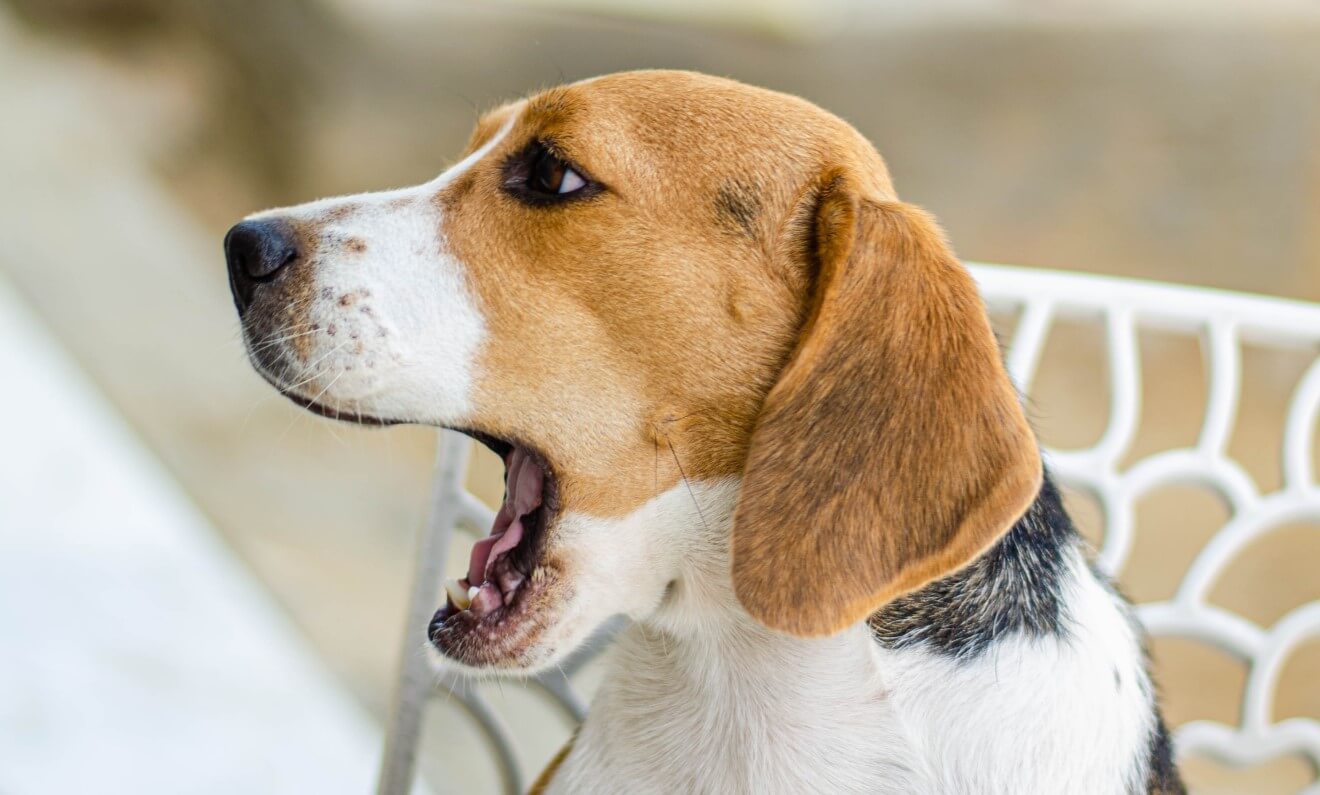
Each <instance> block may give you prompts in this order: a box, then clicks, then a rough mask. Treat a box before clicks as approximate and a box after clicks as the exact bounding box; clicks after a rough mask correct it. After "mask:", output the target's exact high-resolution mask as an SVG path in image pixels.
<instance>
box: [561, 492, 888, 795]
mask: <svg viewBox="0 0 1320 795" xmlns="http://www.w3.org/2000/svg"><path fill="white" fill-rule="evenodd" d="M705 507H706V503H703V508H705ZM727 507H728V508H729V509H731V508H732V502H731V501H730V505H729V506H727ZM727 513H728V511H725V510H707V511H705V518H706V521H707V522H708V523H709V526H707V527H706V528H705V531H706V535H705V537H704V538H703V540H702V543H701V548H700V549H692V548H689V549H688V550H687V553H688V554H687V555H685V564H684V569H685V571H684V573H683V575H682V576H681V577H679V578H678V579H676V580H675V581H674V582H673V584H672V585H671V587H670V590H669V593H668V595H667V596H666V599H665V601H664V603H663V604H662V605H661V607H660V608H659V609H658V610H656V611H655V612H654V613H653V614H652V615H650V616H649V617H647V618H645V619H642V620H639V621H637V622H636V623H634V624H633V625H632V626H630V627H629V628H628V629H627V630H625V631H624V632H623V634H622V636H621V637H620V638H619V639H618V640H617V642H616V644H615V646H614V650H613V651H612V660H611V668H610V673H609V674H608V676H607V677H606V679H605V681H604V682H603V683H602V686H601V689H600V691H599V692H598V694H597V696H596V699H595V701H594V702H593V704H592V709H591V713H590V716H589V718H588V721H587V723H586V725H585V726H584V727H583V729H582V732H583V734H582V736H581V737H580V738H579V742H578V743H577V746H578V747H579V748H580V749H582V750H583V752H584V753H583V754H582V755H580V756H575V757H574V762H575V763H576V765H583V766H587V767H593V766H599V767H603V768H606V769H608V770H609V771H610V773H611V774H612V775H617V776H623V777H627V779H628V780H629V781H630V782H632V789H631V791H636V792H649V791H653V790H652V789H651V787H652V785H653V784H655V783H656V782H666V783H667V784H666V786H670V787H673V786H678V790H683V789H684V788H683V787H682V786H681V783H682V782H685V781H686V782H689V783H691V784H692V788H691V790H690V791H710V792H757V791H784V789H783V787H784V786H785V785H786V783H788V782H793V784H792V786H790V791H809V790H817V791H830V792H837V791H862V790H865V789H866V788H867V787H868V786H870V787H873V785H874V781H875V780H876V772H877V771H878V770H882V769H884V768H885V766H886V763H885V761H884V758H883V756H882V754H883V751H884V750H885V749H892V748H893V747H894V746H895V744H896V743H898V742H901V741H900V740H899V739H898V733H897V732H896V731H895V729H894V728H893V726H894V723H893V721H892V720H891V719H890V708H889V706H888V704H887V703H886V700H885V699H884V687H883V683H882V682H881V680H880V676H879V671H880V666H879V664H878V659H877V658H878V654H879V650H878V647H877V646H876V644H875V642H874V640H873V639H872V635H871V632H870V630H869V629H868V628H867V627H866V625H865V624H860V623H859V624H857V625H856V626H854V627H851V628H849V629H847V630H845V631H844V632H842V633H839V634H836V635H832V636H829V637H824V638H796V637H792V636H789V635H784V634H781V633H778V632H775V631H772V630H770V629H767V628H766V627H764V626H762V625H761V624H759V623H758V622H756V621H755V620H754V619H753V618H752V617H751V616H750V615H748V614H747V612H746V611H745V610H743V609H742V607H741V606H740V605H739V603H738V600H737V598H736V596H735V595H734V592H733V587H732V583H731V582H730V578H729V574H728V571H729V561H728V552H727V549H728V541H727V538H728V536H727V529H728V528H727V518H726V519H723V520H721V519H720V517H726V516H727ZM820 759H831V760H834V761H835V762H836V763H837V764H832V765H821V764H817V763H813V761H812V760H820ZM576 765H574V766H572V767H576ZM599 767H598V768H597V769H595V770H594V771H593V775H600V774H601V772H602V770H600V769H599ZM566 772H567V775H568V776H569V778H568V779H567V780H570V781H571V780H572V776H573V775H574V773H573V771H572V770H570V771H566ZM861 776H865V777H866V780H865V781H863V780H862V779H861V778H860V777H861ZM883 778H884V780H888V781H895V782H901V781H903V780H904V777H903V775H902V771H898V770H894V771H890V772H889V773H888V774H887V775H886V776H884V777H883ZM854 779H856V780H854ZM595 780H597V781H599V780H601V779H595ZM758 782H760V784H759V785H758ZM676 783H677V784H676ZM657 786H658V785H657ZM767 787H768V788H769V789H767ZM678 790H673V789H671V790H668V791H678ZM564 791H572V789H571V788H570V789H566V790H564ZM654 791H662V790H659V789H657V790H654Z"/></svg>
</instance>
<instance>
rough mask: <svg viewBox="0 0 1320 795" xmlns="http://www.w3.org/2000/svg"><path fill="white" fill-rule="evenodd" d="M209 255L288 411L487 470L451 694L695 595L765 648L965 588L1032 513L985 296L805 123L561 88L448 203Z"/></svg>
mask: <svg viewBox="0 0 1320 795" xmlns="http://www.w3.org/2000/svg"><path fill="white" fill-rule="evenodd" d="M226 253H227V256H228V258H229V265H230V274H231V283H232V287H233V292H234V297H235V302H236V304H237V305H238V309H239V313H240V315H241V316H242V321H243V330H244V337H245V339H246V341H247V344H248V348H249V351H250V354H251V357H252V359H253V361H254V362H255V364H256V366H257V368H258V369H259V370H260V371H261V373H262V374H263V375H264V376H265V377H266V378H267V379H268V380H269V381H270V382H271V383H272V384H273V385H274V386H275V387H276V388H277V389H279V390H280V391H281V392H283V393H284V394H286V395H288V396H290V397H291V398H293V399H294V400H295V401H297V402H299V403H300V404H302V405H304V406H306V407H308V408H311V409H313V410H315V411H318V412H320V413H322V414H325V415H328V416H331V417H337V418H341V419H350V420H355V421H359V422H379V423H393V422H419V423H426V424H431V425H438V426H445V427H449V428H456V429H460V430H463V431H465V432H467V433H469V434H471V435H472V436H474V437H476V438H477V439H479V440H481V441H482V442H484V443H485V444H487V445H488V446H489V447H490V448H492V449H493V450H494V451H495V452H496V453H497V454H499V455H500V456H501V457H503V459H504V461H505V463H506V466H507V467H508V472H507V496H506V498H505V501H504V505H503V506H502V507H501V509H500V512H499V514H498V516H497V517H496V520H495V527H494V528H493V530H492V533H491V535H490V536H489V537H488V538H486V539H483V540H482V541H480V542H478V543H477V545H476V546H475V548H474V550H473V553H472V556H471V559H470V561H469V573H468V576H467V577H466V578H464V580H462V581H460V582H458V583H451V584H450V587H449V596H448V603H447V604H446V606H445V607H444V608H442V609H441V611H440V612H439V613H438V614H437V616H436V621H435V622H434V623H433V625H432V631H431V639H432V641H433V642H434V643H435V644H436V645H437V646H438V647H439V649H440V650H441V651H442V652H444V653H445V654H447V655H449V656H450V657H451V658H453V659H455V660H458V661H459V662H462V663H466V664H469V665H474V666H488V667H502V668H511V669H523V670H530V669H532V668H536V667H540V666H544V665H546V664H549V663H551V662H553V661H554V660H555V659H557V658H558V657H559V656H560V655H562V654H564V653H566V652H567V651H569V650H570V649H571V648H572V647H573V646H574V645H576V644H577V643H578V642H579V641H581V640H582V639H583V638H585V637H586V636H587V635H588V634H589V633H590V632H591V631H592V630H593V629H595V628H596V627H597V626H598V625H600V624H601V623H602V622H603V621H604V620H605V619H606V618H608V617H609V616H611V615H613V614H616V613H626V614H629V615H631V616H633V617H635V618H642V617H645V616H647V615H650V614H652V613H654V612H655V611H657V610H659V609H662V605H664V603H665V602H666V601H667V600H670V599H674V598H677V597H676V594H681V593H682V592H683V591H684V589H689V590H690V589H691V588H692V587H694V584H693V583H691V582H689V580H691V579H692V578H693V577H694V576H696V575H694V572H697V571H703V569H702V568H701V567H702V565H703V564H704V565H705V566H706V568H705V569H704V571H706V572H707V575H708V576H717V577H721V578H725V579H726V580H729V581H731V583H732V587H733V592H734V593H736V595H737V600H738V602H739V603H740V604H741V607H742V609H745V610H746V611H747V612H748V613H750V614H751V615H752V616H753V617H755V618H756V619H757V620H759V621H761V622H762V623H764V624H766V625H768V626H769V627H772V628H775V629H778V630H782V631H786V632H789V633H793V634H798V635H819V634H826V633H830V632H834V631H837V630H839V629H841V628H843V627H845V626H848V625H850V624H853V623H856V622H857V621H859V620H861V619H863V618H865V617H866V616H867V615H868V614H870V613H871V612H872V611H874V610H875V609H876V608H878V607H879V606H880V605H882V604H884V603H886V602H887V601H889V600H891V599H893V598H895V597H896V596H898V595H901V594H903V593H906V592H908V591H911V590H913V589H915V588H918V587H920V586H921V585H923V584H925V583H927V582H929V581H931V580H932V579H934V578H937V577H939V576H942V575H944V574H947V573H949V572H951V571H953V570H955V569H957V568H958V567H960V566H961V565H963V564H965V563H967V562H968V561H970V560H971V559H973V558H975V557H976V556H977V555H978V554H980V553H981V552H982V551H983V550H984V549H985V548H986V547H987V546H988V545H990V544H991V543H992V542H993V541H994V540H995V539H997V538H998V537H999V536H1000V535H1001V534H1002V533H1003V532H1004V531H1006V530H1007V529H1008V528H1009V527H1010V526H1011V525H1012V523H1013V522H1014V521H1015V520H1016V519H1017V518H1018V516H1019V515H1020V514H1021V513H1022V512H1023V511H1024V510H1025V508H1026V507H1027V505H1028V504H1029V502H1030V500H1031V499H1032V497H1033V496H1034V494H1035V492H1036V489H1037V487H1038V484H1039V478H1040V460H1039V457H1038V453H1037V450H1036V444H1035V441H1034V439H1033V437H1032V434H1031V432H1030V430H1029V428H1028V426H1027V423H1026V421H1025V419H1024V417H1023V413H1022V410H1021V408H1020V406H1019V403H1018V400H1017V395H1016V393H1015V391H1014V389H1013V387H1012V386H1011V384H1010V383H1009V381H1008V378H1007V376H1006V375H1005V373H1004V370H1003V367H1002V365H1001V363H1000V360H999V354H998V350H997V347H996V345H995V341H994V339H993V337H992V334H991V331H990V327H989V324H988V321H987V319H986V316H985V311H984V308H983V306H982V304H981V302H980V299H979V297H978V295H977V292H976V289H975V287H974V285H973V283H972V280H971V278H970V277H969V275H968V274H967V272H966V271H965V270H964V269H963V268H962V266H961V265H960V264H959V263H958V262H957V261H956V260H955V259H954V257H953V255H952V254H951V253H950V251H949V249H948V248H947V247H946V245H945V243H944V241H943V240H942V238H941V235H940V232H939V230H938V229H937V228H936V226H935V225H934V223H933V222H932V221H931V220H930V218H928V217H927V216H926V215H925V214H924V213H922V212H921V211H920V210H918V209H916V208H914V207H912V206H909V205H906V204H903V203H901V202H899V201H898V200H897V199H896V198H895V196H894V193H893V189H892V186H891V184H890V180H889V177H888V174H887V172H886V170H885V166H884V163H883V161H882V160H881V159H880V156H879V155H878V154H877V153H876V152H875V150H874V149H873V148H872V147H871V146H870V144H868V143H867V142H866V140H865V139H863V138H862V137H861V136H860V135H859V134H858V133H857V132H856V131H855V130H853V129H852V128H851V127H850V126H848V125H847V124H846V123H844V122H843V121H841V120H839V119H838V118H836V117H834V116H832V115H830V114H828V113H826V112H824V111H822V110H820V109H819V108H817V107H815V106H813V105H811V104H809V103H807V102H804V101H802V100H800V99H797V98H794V97H790V96H786V95H783V94H777V93H773V92H770V91H764V90H760V89H756V88H751V87H748V86H744V85H741V84H738V83H735V82H732V81H729V80H723V79H717V78H712V77H706V76H702V75H697V74H691V73H683V72H635V73H625V74H618V75H611V76H608V77H602V78H598V79H595V80H590V81H587V82H583V83H578V84H574V85H570V86H565V87H561V88H556V89H552V90H550V91H546V92H544V93H541V94H538V95H536V96H533V97H531V98H530V99H527V100H524V101H519V102H515V103H512V104H509V105H506V106H504V107H502V108H499V109H497V110H495V111H493V112H491V113H490V114H488V115H486V116H485V117H484V118H483V119H482V120H481V121H480V122H479V123H478V125H477V128H476V131H475V132H474V134H473V136H472V140H471V142H470V144H469V146H468V154H467V155H466V156H465V157H464V158H463V159H462V161H461V162H459V163H458V164H457V165H456V166H454V167H453V168H451V169H450V170H448V171H446V172H445V173H444V174H442V175H440V176H439V177H437V178H436V179H434V180H432V181H430V182H428V183H426V184H423V185H420V186H418V187H415V188H409V189H406V190H399V191H391V192H387V193H377V194H364V195H359V196H351V197H346V198H340V199H332V200H326V201H319V202H314V203H311V204H306V205H301V206H298V207H293V208H288V209H282V210H275V211H270V212H266V213H261V214H258V215H255V216H253V217H251V218H249V219H247V220H245V221H244V222H242V223H241V224H239V225H238V226H236V227H234V228H233V229H232V230H231V231H230V233H229V236H228V237H227V239H226ZM730 518H731V519H732V524H731V525H730V523H729V519H730ZM730 526H731V528H732V529H731V531H730ZM711 560H716V561H719V563H720V565H721V566H728V565H729V564H728V561H731V570H730V569H729V568H724V569H720V570H718V571H717V572H715V573H714V574H713V575H711V574H710V571H709V570H710V566H709V562H710V561H711Z"/></svg>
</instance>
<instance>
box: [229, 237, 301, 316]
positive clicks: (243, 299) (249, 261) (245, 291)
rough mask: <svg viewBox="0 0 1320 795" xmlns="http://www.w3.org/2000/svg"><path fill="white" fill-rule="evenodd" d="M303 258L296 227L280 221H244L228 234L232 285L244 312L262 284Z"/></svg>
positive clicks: (235, 297)
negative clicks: (258, 286)
mask: <svg viewBox="0 0 1320 795" xmlns="http://www.w3.org/2000/svg"><path fill="white" fill-rule="evenodd" d="M300 256H301V251H300V250H299V247H298V236H297V232H296V231H295V230H294V228H293V226H292V225H291V224H289V223H288V222H287V221H282V220H279V219H263V220H258V221H242V222H240V223H238V224H235V225H234V226H233V228H231V229H230V230H229V232H228V233H227V234H226V235H225V260H226V263H227V264H228V266H229V286H230V289H231V290H232V291H233V293H234V303H235V304H236V305H237V307H238V311H239V312H240V313H241V312H243V310H245V309H246V308H247V306H248V304H250V303H251V302H252V296H253V294H254V293H255V292H256V289H257V285H258V284H259V283H260V282H263V281H267V280H269V279H271V278H272V277H274V276H275V274H276V273H278V272H279V270H280V269H281V268H283V267H285V266H287V265H289V264H291V263H293V262H294V261H296V260H297V259H298V258H299V257H300Z"/></svg>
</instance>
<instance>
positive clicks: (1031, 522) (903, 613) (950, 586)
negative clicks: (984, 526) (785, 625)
mask: <svg viewBox="0 0 1320 795" xmlns="http://www.w3.org/2000/svg"><path fill="white" fill-rule="evenodd" d="M1078 538H1079V537H1078V535H1077V530H1076V529H1075V528H1074V527H1073V523H1072V520H1071V519H1070V518H1068V514H1067V513H1066V512H1065V511H1064V510H1063V501H1062V499H1061V498H1060V496H1059V491H1058V489H1057V488H1056V487H1055V485H1054V481H1053V480H1051V478H1050V475H1049V473H1048V472H1046V473H1045V479H1044V483H1043V484H1042V486H1041V489H1040V493H1039V494H1038V495H1036V501H1035V502H1034V503H1032V505H1031V507H1030V508H1029V509H1027V512H1026V513H1025V514H1024V515H1023V516H1022V518H1021V519H1019V520H1018V522H1017V524H1015V525H1013V529H1012V530H1009V531H1008V533H1007V534H1006V535H1005V536H1004V537H1003V538H1002V539H1000V540H999V542H998V543H997V544H995V545H994V546H993V547H991V548H990V550H989V551H988V552H986V553H985V554H984V555H982V556H981V557H980V558H978V559H977V560H975V561H974V562H973V563H971V564H970V565H968V566H967V567H966V568H964V569H962V570H961V571H959V572H957V573H956V574H953V575H950V576H948V577H945V578H944V579H942V580H936V581H935V582H933V583H931V584H930V585H927V586H926V587H925V588H922V589H921V590H919V591H916V592H914V593H911V594H908V595H907V596H904V597H902V598H900V599H897V600H895V601H893V602H891V603H890V604H888V605H886V606H885V607H884V608H882V609H881V610H880V611H879V612H878V613H876V614H875V615H873V616H871V618H870V621H869V623H870V625H871V631H872V632H873V633H874V634H875V637H876V639H877V640H878V641H879V642H880V643H881V645H883V646H886V647H888V648H893V649H902V648H908V647H911V646H916V645H918V644H924V645H926V646H928V647H929V648H930V649H931V650H933V651H936V652H938V653H941V654H946V655H949V656H951V657H954V658H956V659H958V660H960V661H962V660H971V659H973V658H975V657H977V656H979V655H980V654H982V653H983V652H985V650H986V649H987V648H989V647H990V646H991V645H992V644H993V643H994V642H995V641H996V640H998V639H999V638H1002V637H1003V636H1005V635H1009V634H1013V633H1021V634H1025V635H1028V636H1038V637H1039V636H1045V635H1056V636H1062V635H1065V634H1066V633H1067V627H1066V626H1065V619H1064V617H1063V615H1062V604H1061V602H1062V594H1061V590H1062V588H1063V577H1064V570H1065V567H1066V565H1067V563H1066V560H1065V553H1066V551H1067V550H1068V549H1069V548H1071V547H1072V546H1074V545H1076V544H1077V543H1078Z"/></svg>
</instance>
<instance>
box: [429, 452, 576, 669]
mask: <svg viewBox="0 0 1320 795" xmlns="http://www.w3.org/2000/svg"><path fill="white" fill-rule="evenodd" d="M467 433H468V435H469V436H472V437H473V438H475V439H477V440H478V441H480V442H482V443H483V444H485V445H486V446H487V447H489V448H490V449H491V450H493V451H494V452H495V454H496V455H498V456H500V458H501V459H503V461H504V467H505V469H504V502H503V503H502V504H501V505H500V509H499V511H498V512H496V514H495V521H494V523H493V525H492V527H491V529H490V533H489V534H488V535H487V536H486V537H485V538H482V539H481V540H479V541H477V542H476V543H475V544H474V545H473V546H472V552H471V554H470V555H469V556H468V567H467V574H466V575H465V576H463V577H461V578H459V579H453V580H449V581H447V582H446V583H445V594H446V600H445V605H444V606H443V607H441V608H440V610H439V611H437V612H436V614H435V617H434V618H433V619H432V620H431V625H430V629H429V633H428V634H429V636H430V639H431V642H432V643H434V644H435V645H436V647H437V648H439V649H440V651H442V652H444V653H446V654H448V655H450V656H453V657H457V658H458V659H460V660H463V661H467V660H466V659H465V658H468V657H474V656H484V655H482V654H479V653H477V650H475V649H471V648H467V649H464V648H462V647H470V645H471V644H470V642H468V641H473V640H476V639H477V638H476V636H478V635H480V636H482V637H484V638H485V639H486V640H489V641H494V640H496V639H497V637H498V636H500V635H503V634H505V633H506V632H516V630H515V629H514V628H513V627H512V625H514V624H517V623H519V622H518V621H517V618H518V617H519V616H520V615H522V614H523V613H525V612H527V610H528V608H527V603H528V602H529V600H530V597H531V595H532V593H533V592H535V591H537V590H538V589H539V586H543V585H544V580H545V576H544V572H543V571H542V566H541V564H542V561H541V557H542V553H543V551H544V546H545V543H544V542H545V535H546V533H545V530H546V526H547V524H548V521H549V519H550V517H551V516H552V514H553V509H554V504H555V501H556V500H555V497H556V488H555V481H554V477H553V475H552V474H551V471H550V468H549V466H548V465H547V463H546V461H545V459H544V458H543V457H541V456H540V455H539V454H538V453H536V452H535V451H533V450H531V449H529V448H527V447H523V446H521V445H516V444H512V443H509V442H505V441H502V440H499V439H495V438H492V437H489V436H486V435H484V434H480V433H473V432H467ZM465 651H466V652H467V653H464V652H465ZM487 651H491V650H489V649H488V650H487Z"/></svg>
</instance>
